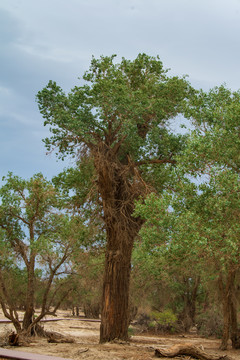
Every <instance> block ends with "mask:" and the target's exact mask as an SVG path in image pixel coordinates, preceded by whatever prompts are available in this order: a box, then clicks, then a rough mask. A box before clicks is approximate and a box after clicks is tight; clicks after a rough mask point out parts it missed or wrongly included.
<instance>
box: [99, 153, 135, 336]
mask: <svg viewBox="0 0 240 360" xmlns="http://www.w3.org/2000/svg"><path fill="white" fill-rule="evenodd" d="M96 166H97V167H98V174H99V182H98V186H99V192H100V195H101V199H102V204H103V211H104V222H105V228H106V237H107V246H106V255H105V270H104V278H103V295H102V312H101V328H100V342H101V343H103V342H108V341H111V340H114V339H121V340H127V339H128V325H129V284H130V272H131V256H132V248H133V243H134V239H135V237H136V236H137V234H138V232H139V230H140V227H141V224H142V221H141V220H140V219H136V218H133V217H132V213H133V209H134V200H135V199H136V198H137V196H136V193H137V192H136V189H134V191H132V187H133V181H131V182H129V179H128V176H127V174H129V172H128V171H126V168H125V167H124V165H122V164H120V163H119V162H117V161H116V159H115V161H114V159H113V158H112V159H109V162H105V163H102V162H101V159H100V161H99V162H98V163H97V165H96Z"/></svg>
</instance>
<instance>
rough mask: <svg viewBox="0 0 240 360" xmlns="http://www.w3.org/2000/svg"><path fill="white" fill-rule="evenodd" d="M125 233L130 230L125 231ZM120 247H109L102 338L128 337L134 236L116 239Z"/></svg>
mask: <svg viewBox="0 0 240 360" xmlns="http://www.w3.org/2000/svg"><path fill="white" fill-rule="evenodd" d="M124 235H125V237H126V236H127V234H122V236H124ZM114 242H115V243H116V245H117V243H118V244H119V246H118V248H115V249H114V247H111V248H109V249H107V252H106V257H105V272H104V280H103V299H102V304H103V306H102V316H101V319H102V321H101V328H100V342H101V343H102V342H107V341H111V340H113V339H121V340H128V325H129V283H130V271H131V252H132V245H133V239H130V240H129V241H126V240H125V247H124V249H123V247H122V242H123V239H117V238H116V239H115V241H114Z"/></svg>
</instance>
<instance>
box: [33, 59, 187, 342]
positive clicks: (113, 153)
mask: <svg viewBox="0 0 240 360" xmlns="http://www.w3.org/2000/svg"><path fill="white" fill-rule="evenodd" d="M114 60H115V56H112V57H101V58H100V59H95V58H93V59H92V62H91V66H90V69H89V71H88V72H86V73H85V74H84V76H83V85H80V86H76V87H75V88H74V89H73V90H72V91H71V92H70V93H69V94H68V95H66V94H65V93H64V92H63V91H62V89H61V88H60V87H59V86H58V85H57V84H56V83H55V82H53V81H50V82H49V84H48V85H47V86H46V87H45V88H44V89H43V90H42V91H40V92H39V93H38V95H37V98H38V103H39V108H40V112H41V113H42V115H43V117H44V118H45V123H44V124H45V125H50V131H51V132H52V137H50V138H48V139H46V140H45V142H46V146H47V148H48V149H49V150H50V149H53V148H56V149H57V151H58V155H59V157H64V156H67V155H73V156H76V157H77V160H78V162H79V161H80V162H81V157H83V156H85V157H86V156H88V157H89V158H92V161H93V163H94V180H95V184H96V188H97V192H98V198H99V202H100V204H101V207H102V212H103V221H104V225H105V231H106V239H107V244H106V257H105V272H104V280H103V298H102V313H101V315H102V316H101V319H102V323H101V330H100V342H106V341H110V340H112V339H115V338H118V339H122V340H126V339H127V338H128V325H129V318H128V297H129V279H130V270H131V254H132V248H133V243H134V239H135V238H136V236H137V234H138V232H139V230H140V228H141V225H142V223H143V221H142V219H141V218H140V217H138V218H136V217H133V216H132V213H133V210H134V202H135V200H137V199H139V198H140V197H144V196H145V194H146V193H147V192H149V191H151V190H152V188H151V186H150V183H151V178H152V177H153V176H154V174H155V173H156V172H157V173H158V175H159V176H160V177H161V175H162V179H161V180H160V182H161V181H163V178H164V179H165V177H166V168H167V169H168V168H170V167H171V166H172V165H173V164H174V163H175V160H174V154H175V153H176V152H179V150H180V149H181V146H182V142H181V139H180V137H179V136H174V135H173V134H171V133H170V132H169V131H168V128H167V125H168V124H169V121H170V120H171V119H173V118H175V117H176V116H177V115H178V114H179V113H181V112H182V106H183V103H184V100H185V98H186V97H187V94H188V91H189V85H188V83H187V81H186V80H185V79H184V78H178V77H169V76H167V71H166V70H164V68H163V64H162V62H161V61H160V60H159V58H158V57H157V58H155V57H149V56H147V55H145V54H139V55H138V56H137V58H136V59H135V60H133V61H130V60H126V59H124V58H123V59H122V61H121V62H120V63H115V61H114ZM159 166H160V169H161V170H159ZM163 169H165V170H163Z"/></svg>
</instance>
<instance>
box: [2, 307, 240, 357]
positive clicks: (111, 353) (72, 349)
mask: <svg viewBox="0 0 240 360" xmlns="http://www.w3.org/2000/svg"><path fill="white" fill-rule="evenodd" d="M68 315H69V316H70V313H67V312H59V313H58V318H64V317H66V316H68ZM0 318H2V319H3V316H2V315H1V314H0ZM99 327H100V324H99V323H96V322H86V321H81V320H79V319H77V318H70V319H69V318H66V320H60V321H54V322H46V323H44V328H45V330H50V331H57V332H59V333H61V334H63V335H66V336H72V337H73V338H74V339H75V343H73V344H66V343H63V344H55V343H48V342H47V340H46V339H41V338H34V339H33V340H32V342H31V343H30V344H29V345H28V346H21V347H18V349H17V350H19V351H26V352H32V353H39V354H45V355H53V356H59V357H65V358H70V359H89V360H93V359H94V360H104V359H106V360H108V359H109V360H110V359H111V360H123V359H128V360H150V359H154V358H155V357H154V350H155V349H156V348H168V347H171V346H173V345H175V344H180V343H188V344H189V343H191V344H194V345H196V346H203V348H204V350H205V351H209V352H211V353H217V354H219V355H224V354H228V355H229V356H231V357H232V358H233V359H234V360H237V359H238V360H240V350H232V349H230V346H229V350H227V351H224V352H221V351H219V350H218V347H219V344H220V341H219V340H216V339H203V338H200V337H197V336H193V335H179V336H158V335H148V334H144V335H143V334H140V333H137V329H135V335H133V336H132V337H131V340H130V342H129V344H119V343H111V344H101V345H100V344H99V343H98V342H99ZM10 329H12V326H11V325H9V324H7V325H6V324H0V336H1V335H2V334H3V333H6V331H9V330H10ZM8 348H10V347H8ZM11 349H12V348H11ZM182 358H184V357H182ZM175 359H176V358H175ZM178 359H180V357H178ZM185 359H187V360H190V357H185Z"/></svg>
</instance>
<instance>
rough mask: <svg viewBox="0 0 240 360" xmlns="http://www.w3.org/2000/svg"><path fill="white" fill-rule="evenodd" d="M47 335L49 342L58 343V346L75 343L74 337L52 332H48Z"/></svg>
mask: <svg viewBox="0 0 240 360" xmlns="http://www.w3.org/2000/svg"><path fill="white" fill-rule="evenodd" d="M46 335H47V338H48V339H47V341H48V342H49V343H57V344H63V343H68V344H72V343H74V342H75V340H74V339H73V338H72V337H69V336H64V335H62V334H60V333H58V332H52V331H51V332H50V331H47V332H46Z"/></svg>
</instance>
